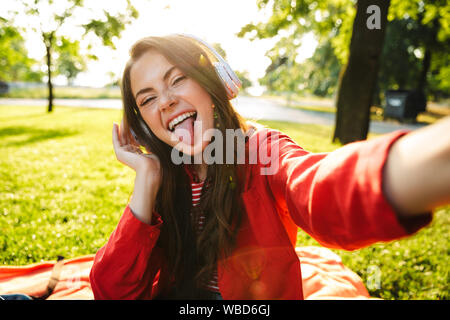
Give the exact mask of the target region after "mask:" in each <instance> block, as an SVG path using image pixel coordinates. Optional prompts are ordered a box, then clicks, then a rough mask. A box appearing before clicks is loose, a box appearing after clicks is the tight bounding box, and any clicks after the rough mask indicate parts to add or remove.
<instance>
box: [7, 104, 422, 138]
mask: <svg viewBox="0 0 450 320" xmlns="http://www.w3.org/2000/svg"><path fill="white" fill-rule="evenodd" d="M54 104H55V105H62V106H69V107H88V108H105V109H121V108H122V101H121V100H120V99H55V100H54ZM232 104H233V106H234V107H235V109H236V110H237V112H239V114H241V115H242V116H243V117H245V118H248V119H253V120H278V121H290V122H296V123H307V124H321V125H334V121H335V115H334V113H327V112H316V111H308V110H301V109H294V108H288V107H285V106H283V105H282V103H280V102H277V101H274V100H272V99H264V98H257V97H246V96H239V97H237V98H235V99H234V100H233V101H232ZM1 105H15V106H20V105H25V106H46V105H47V100H46V99H9V98H2V99H0V106H1ZM423 126H424V124H401V123H396V122H382V121H371V123H370V127H369V132H372V133H381V134H383V133H389V132H392V131H395V130H399V129H407V130H415V129H418V128H420V127H423Z"/></svg>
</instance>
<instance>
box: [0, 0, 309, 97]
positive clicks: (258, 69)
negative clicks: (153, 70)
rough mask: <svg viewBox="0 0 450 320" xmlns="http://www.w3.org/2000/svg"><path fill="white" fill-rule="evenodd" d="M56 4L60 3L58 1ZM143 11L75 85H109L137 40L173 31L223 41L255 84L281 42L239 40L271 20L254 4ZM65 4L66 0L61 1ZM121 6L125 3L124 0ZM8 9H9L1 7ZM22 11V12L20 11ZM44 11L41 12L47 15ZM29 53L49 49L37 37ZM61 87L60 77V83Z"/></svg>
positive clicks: (169, 4)
mask: <svg viewBox="0 0 450 320" xmlns="http://www.w3.org/2000/svg"><path fill="white" fill-rule="evenodd" d="M60 1H61V0H58V1H57V2H56V3H58V2H60ZM131 1H132V4H133V5H134V6H135V8H136V9H137V10H138V11H139V18H138V19H137V20H135V21H134V22H133V23H132V24H131V25H128V26H127V27H126V29H125V30H124V31H123V33H122V36H121V38H120V39H118V40H117V41H115V44H116V48H117V49H116V50H111V49H108V48H102V47H101V46H98V48H97V49H96V50H95V53H96V54H97V56H98V57H99V60H98V61H91V62H90V63H89V64H88V71H87V72H84V73H82V74H79V76H78V77H77V79H76V81H75V84H76V85H84V86H93V87H100V86H104V85H105V84H107V83H109V82H111V76H110V75H109V73H110V72H113V73H115V74H117V75H121V73H122V70H123V68H124V65H125V63H126V61H127V60H128V52H129V49H130V47H131V46H132V44H133V43H134V42H136V41H137V40H138V39H140V38H143V37H145V36H149V35H165V34H170V33H188V34H193V35H196V36H197V37H199V38H201V39H203V40H205V41H206V42H208V43H214V42H217V43H219V44H220V45H221V46H222V48H223V49H224V50H225V52H226V54H227V61H228V63H229V64H230V66H231V68H232V69H233V70H239V71H248V72H249V75H250V80H252V81H253V82H254V83H255V84H256V83H257V81H256V80H257V79H258V78H260V77H262V76H263V75H264V71H265V69H266V68H267V67H268V66H269V64H270V59H269V58H268V57H266V56H265V53H266V52H267V51H268V50H269V49H270V48H272V47H273V45H274V44H275V42H276V40H277V38H272V39H263V40H254V41H250V40H248V39H245V38H244V39H242V38H238V37H237V36H236V34H237V33H238V32H239V31H240V30H241V28H242V27H243V26H245V25H246V24H248V23H257V22H261V21H267V20H268V18H269V17H270V13H271V12H270V10H258V8H257V5H256V0H226V1H224V0H189V1H187V0H131ZM2 2H3V4H4V5H5V4H6V7H8V6H10V8H12V7H15V8H16V10H20V9H18V8H19V7H18V2H17V1H16V0H2ZM62 2H64V1H62ZM121 2H122V1H115V0H114V1H113V0H97V1H94V0H85V5H87V6H93V7H94V6H95V7H97V9H98V8H100V9H102V8H108V9H109V10H118V11H120V10H121V8H120V7H118V4H119V3H121ZM122 3H123V2H122ZM3 8H5V7H3ZM19 12H20V11H19ZM44 14H45V12H43V15H44ZM16 22H17V23H18V24H30V23H37V22H33V21H31V19H30V17H26V16H24V15H22V16H20V15H19V17H17V18H16ZM65 31H66V33H69V34H71V35H73V36H74V38H77V37H81V34H82V31H81V29H76V28H72V29H70V28H69V29H68V30H65ZM316 45H317V43H316V41H315V40H314V38H313V37H312V36H311V35H307V36H306V37H305V38H304V39H303V40H302V46H301V47H300V49H299V54H300V56H299V57H298V59H297V61H299V60H300V61H301V60H303V59H306V58H308V57H310V56H311V55H312V54H313V52H314V50H315V47H316ZM27 48H28V51H29V54H30V55H31V56H32V57H33V58H35V59H42V58H43V57H44V56H45V48H44V46H43V44H42V43H41V41H40V39H39V38H38V37H36V36H33V35H31V34H30V35H29V36H28V37H27ZM55 82H56V83H57V84H58V83H60V84H62V83H63V81H62V79H56V81H55ZM250 92H251V93H253V94H260V93H262V88H260V87H258V86H255V87H254V88H252V90H250Z"/></svg>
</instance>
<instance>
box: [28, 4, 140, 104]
mask: <svg viewBox="0 0 450 320" xmlns="http://www.w3.org/2000/svg"><path fill="white" fill-rule="evenodd" d="M21 3H22V4H23V6H24V12H25V13H26V14H27V16H28V17H29V18H30V23H31V26H30V29H31V30H33V31H34V32H35V33H37V34H38V35H39V36H40V37H41V39H42V42H43V44H44V46H45V50H46V67H47V85H48V112H51V111H52V110H53V96H54V95H53V83H52V80H53V75H54V73H55V72H56V70H55V66H54V64H55V53H59V62H60V70H59V71H60V72H63V73H65V74H66V76H68V78H69V79H71V77H73V76H74V75H75V74H76V73H77V72H79V71H80V70H82V68H83V63H84V61H85V60H84V58H82V57H83V54H82V53H81V50H80V46H79V43H78V42H77V41H76V40H72V39H70V37H69V33H70V32H68V30H80V29H81V30H83V31H84V33H83V37H84V38H86V36H89V35H93V36H94V38H96V39H98V40H100V42H101V44H102V45H104V46H107V47H110V48H113V49H114V48H115V45H114V40H115V39H116V38H117V37H119V36H120V34H121V33H122V31H123V30H124V28H125V25H127V24H129V23H131V21H132V20H133V19H136V18H137V17H138V12H137V10H136V9H135V8H134V7H133V6H132V5H131V3H130V0H126V1H125V2H123V4H124V8H123V11H122V12H112V9H111V10H110V9H103V10H98V9H95V8H87V7H85V6H84V2H83V0H66V1H64V2H63V1H54V0H39V1H38V0H22V1H21ZM85 57H86V56H85ZM92 57H93V56H92V55H87V58H92Z"/></svg>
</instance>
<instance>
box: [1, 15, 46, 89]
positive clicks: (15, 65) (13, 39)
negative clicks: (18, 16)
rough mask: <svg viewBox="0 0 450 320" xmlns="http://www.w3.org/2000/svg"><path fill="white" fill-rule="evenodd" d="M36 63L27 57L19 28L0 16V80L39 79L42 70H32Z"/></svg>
mask: <svg viewBox="0 0 450 320" xmlns="http://www.w3.org/2000/svg"><path fill="white" fill-rule="evenodd" d="M36 63H37V62H36V61H35V60H33V59H31V58H29V57H28V52H27V50H26V48H25V40H24V39H23V37H22V36H21V34H20V32H19V30H18V29H17V28H15V27H14V26H12V25H11V24H10V23H8V22H7V21H6V20H5V19H3V18H1V17H0V80H3V81H40V80H41V78H42V72H40V71H38V70H36V69H35V70H33V69H34V67H35V66H36Z"/></svg>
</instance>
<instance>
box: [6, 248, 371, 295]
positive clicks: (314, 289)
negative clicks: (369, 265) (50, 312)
mask: <svg viewBox="0 0 450 320" xmlns="http://www.w3.org/2000/svg"><path fill="white" fill-rule="evenodd" d="M296 252H297V255H298V256H299V258H300V261H301V271H302V278H303V293H304V296H305V299H370V298H371V297H370V295H369V293H368V292H367V290H366V288H365V286H364V284H363V282H362V280H361V278H360V277H359V276H358V275H357V274H356V273H354V272H353V271H351V270H350V269H348V268H347V267H345V266H344V265H343V264H342V261H341V258H340V257H339V256H338V255H336V254H335V253H333V252H332V251H331V250H329V249H326V248H322V247H313V246H310V247H297V248H296ZM93 259H94V255H87V256H82V257H78V258H74V259H68V260H64V265H63V267H62V270H61V274H60V277H59V282H58V284H57V285H56V287H55V289H54V291H53V293H52V294H51V295H50V296H49V297H48V299H49V300H63V299H77V300H85V299H94V296H93V293H92V289H91V286H90V284H89V272H90V270H91V267H92V263H93ZM55 263H56V261H53V262H42V263H35V264H32V265H28V266H0V295H2V294H11V293H23V294H27V295H30V296H40V295H43V294H44V293H45V292H46V289H47V284H48V283H49V279H50V277H51V274H52V269H53V266H54V265H55Z"/></svg>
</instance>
